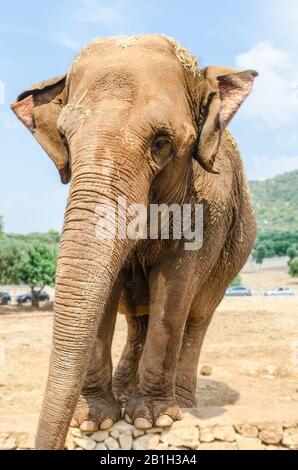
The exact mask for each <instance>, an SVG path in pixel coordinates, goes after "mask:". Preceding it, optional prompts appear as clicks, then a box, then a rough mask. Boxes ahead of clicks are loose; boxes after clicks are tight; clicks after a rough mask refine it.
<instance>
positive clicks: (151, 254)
mask: <svg viewBox="0 0 298 470" xmlns="http://www.w3.org/2000/svg"><path fill="white" fill-rule="evenodd" d="M256 75H257V74H256V73H255V72H254V71H245V72H237V71H235V70H231V69H226V68H222V67H207V68H206V69H204V70H202V71H200V70H199V69H198V68H197V66H196V64H195V62H194V59H193V57H192V56H191V55H190V54H189V53H188V52H187V51H185V50H184V49H182V48H181V47H180V46H179V45H177V44H176V43H175V42H174V41H172V40H169V39H168V38H165V37H163V36H159V35H151V36H144V37H138V38H110V39H106V40H101V41H95V42H94V43H93V44H92V45H91V46H89V47H87V48H86V49H85V50H84V51H83V52H82V54H81V55H80V56H79V57H78V58H77V59H76V61H75V63H74V64H73V66H72V68H71V70H70V72H69V73H68V75H67V76H65V77H59V78H57V79H53V80H49V81H46V82H43V83H40V84H38V85H35V86H33V87H32V88H31V89H29V90H27V91H26V92H24V93H22V95H20V96H19V98H18V101H17V102H16V103H15V104H14V105H12V108H13V110H14V111H15V113H16V114H17V116H18V117H19V118H20V119H21V120H22V122H23V123H24V124H25V125H26V126H27V127H28V129H30V131H31V132H32V133H33V134H34V136H35V138H36V139H37V140H38V142H39V143H40V144H41V145H42V146H43V148H44V149H45V150H46V151H47V153H48V154H49V156H50V157H51V158H52V160H53V161H54V162H55V164H56V166H57V168H58V169H59V171H60V175H61V179H62V181H63V182H68V181H69V180H70V181H71V185H70V191H69V197H68V202H67V207H66V211H65V221H64V228H63V233H62V239H61V243H60V255H59V263H58V269H57V277H56V298H55V317H54V331H53V345H52V354H51V360H50V368H49V376H48V382H47V387H46V392H45V397H44V402H43V407H42V411H41V415H40V422H39V428H38V432H37V439H36V448H37V449H61V448H63V446H64V442H65V437H66V434H67V431H68V428H69V425H70V422H71V419H72V418H73V421H72V424H73V425H76V426H81V429H85V430H93V429H97V428H98V427H100V428H101V429H105V428H107V427H109V426H111V425H112V423H113V422H114V421H116V420H118V419H119V418H120V414H121V413H120V405H119V402H121V403H122V404H123V405H124V406H125V418H126V419H127V420H128V421H130V422H133V423H134V424H135V426H137V427H139V428H146V427H151V426H152V425H153V424H155V425H160V426H166V425H169V424H171V423H172V422H173V420H176V419H180V412H179V405H180V406H182V407H189V406H194V404H195V387H196V370H197V363H198V358H199V352H200V349H201V346H202V341H203V338H204V335H205V332H206V329H207V326H208V324H209V322H210V320H211V316H212V314H213V312H214V310H215V308H216V306H217V305H218V303H219V302H220V300H221V299H222V297H223V295H224V292H225V289H226V288H227V286H228V284H229V282H230V281H231V279H232V278H233V277H234V276H235V275H236V273H238V272H239V270H240V269H241V267H242V265H243V264H244V262H245V261H246V259H247V257H248V255H249V253H250V251H251V248H252V246H253V243H254V239H255V218H254V214H253V211H252V208H251V203H250V198H249V194H248V190H247V185H246V181H245V177H244V174H243V169H242V164H241V160H240V156H239V153H238V150H237V147H236V144H235V142H234V140H233V138H232V137H231V136H230V134H228V133H227V131H225V130H224V129H225V127H226V126H227V124H228V122H229V121H230V120H231V118H232V117H233V116H234V114H235V113H236V111H237V109H238V108H239V106H240V105H241V103H242V101H243V100H244V99H245V98H246V96H247V95H248V93H249V92H250V90H251V87H252V84H253V80H254V77H255V76H256ZM118 196H126V198H127V204H131V203H138V204H144V205H145V206H147V205H148V204H149V203H150V202H155V203H161V202H166V203H168V204H170V203H174V202H175V203H178V204H182V203H184V202H191V203H193V204H194V203H195V202H196V203H202V204H204V241H203V247H202V248H201V249H199V250H196V251H186V250H185V249H184V242H182V241H172V240H165V241H160V240H154V241H138V240H129V239H125V240H120V239H117V238H116V239H114V240H102V239H101V238H100V237H96V236H95V227H96V224H97V221H98V215H97V214H96V207H97V206H98V205H99V204H102V203H109V204H111V205H112V207H114V206H115V204H116V202H117V198H118ZM117 309H118V310H120V311H122V312H123V313H125V314H126V317H127V322H128V337H127V343H126V345H125V348H124V351H123V355H122V358H121V360H120V363H119V365H118V367H117V369H116V371H115V374H114V378H113V379H112V361H111V341H112V337H113V332H114V325H115V318H116V312H117ZM144 314H145V315H144ZM223 360H224V359H223Z"/></svg>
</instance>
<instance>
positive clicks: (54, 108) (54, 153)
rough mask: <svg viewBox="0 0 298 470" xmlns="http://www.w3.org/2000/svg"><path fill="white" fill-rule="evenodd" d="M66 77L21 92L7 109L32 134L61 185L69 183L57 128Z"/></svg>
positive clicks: (61, 141) (64, 150)
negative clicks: (53, 164) (51, 161)
mask: <svg viewBox="0 0 298 470" xmlns="http://www.w3.org/2000/svg"><path fill="white" fill-rule="evenodd" d="M65 82H66V75H63V76H60V77H56V78H53V79H51V80H46V81H44V82H41V83H38V84H37V85H33V86H32V87H30V88H29V89H28V90H26V91H24V92H23V93H21V94H20V95H19V97H18V99H17V101H16V103H14V104H12V105H11V109H12V110H13V111H14V113H15V114H16V115H17V117H18V118H19V119H20V121H22V123H23V124H24V125H25V126H26V127H27V129H29V131H30V132H32V134H33V135H34V137H35V139H36V140H37V142H38V143H39V144H40V145H41V146H42V147H43V149H44V150H45V151H46V152H47V154H48V155H49V157H50V158H51V159H52V160H53V162H54V163H55V165H56V167H57V168H58V170H59V173H60V177H61V181H62V183H68V182H69V180H70V166H69V155H68V149H67V147H66V146H65V145H64V142H63V138H62V136H61V134H60V133H59V130H58V128H57V120H58V117H59V115H60V112H61V109H62V107H63V100H62V96H63V92H64V89H65Z"/></svg>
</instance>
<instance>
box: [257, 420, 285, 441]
mask: <svg viewBox="0 0 298 470" xmlns="http://www.w3.org/2000/svg"><path fill="white" fill-rule="evenodd" d="M282 438H283V429H282V426H281V425H280V424H272V425H270V426H268V427H265V428H264V429H262V431H260V432H259V439H261V441H262V442H264V444H279V443H280V442H281V440H282Z"/></svg>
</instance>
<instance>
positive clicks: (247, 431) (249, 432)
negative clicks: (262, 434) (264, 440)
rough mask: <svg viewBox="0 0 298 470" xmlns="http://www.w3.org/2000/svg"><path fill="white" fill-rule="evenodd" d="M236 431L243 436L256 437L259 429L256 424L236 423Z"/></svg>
mask: <svg viewBox="0 0 298 470" xmlns="http://www.w3.org/2000/svg"><path fill="white" fill-rule="evenodd" d="M234 428H235V429H236V431H237V432H238V433H239V434H241V435H242V436H244V437H255V438H256V437H258V434H259V430H258V428H257V426H255V425H253V424H248V423H243V424H236V425H235V426H234Z"/></svg>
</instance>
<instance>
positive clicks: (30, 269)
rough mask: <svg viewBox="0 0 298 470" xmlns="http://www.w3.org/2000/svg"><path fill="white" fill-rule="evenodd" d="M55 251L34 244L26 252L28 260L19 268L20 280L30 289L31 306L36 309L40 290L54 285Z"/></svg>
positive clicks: (39, 244)
mask: <svg viewBox="0 0 298 470" xmlns="http://www.w3.org/2000/svg"><path fill="white" fill-rule="evenodd" d="M56 263H57V250H56V249H55V248H50V247H49V246H48V245H46V244H44V243H36V244H33V245H32V246H30V248H29V250H28V259H27V261H26V262H25V263H24V264H23V266H22V267H21V271H20V278H21V280H22V281H23V282H24V283H25V284H27V285H28V286H29V287H30V289H31V294H32V306H33V307H37V308H38V295H39V293H40V292H41V291H42V289H43V288H44V287H45V286H46V285H47V286H52V285H54V282H55V272H56Z"/></svg>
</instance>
